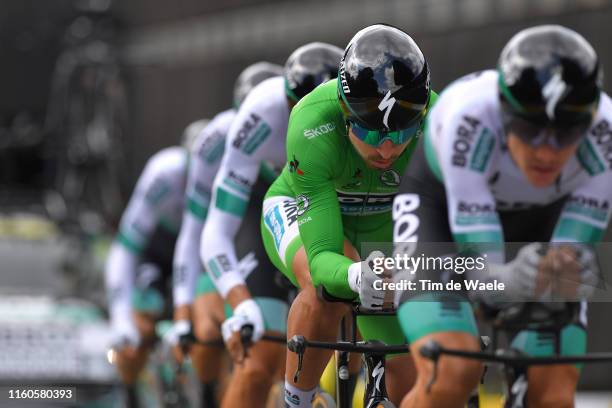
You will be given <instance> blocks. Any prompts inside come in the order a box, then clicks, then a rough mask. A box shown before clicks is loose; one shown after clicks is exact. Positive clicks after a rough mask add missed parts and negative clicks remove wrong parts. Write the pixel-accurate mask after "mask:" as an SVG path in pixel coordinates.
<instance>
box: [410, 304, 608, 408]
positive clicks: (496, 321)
mask: <svg viewBox="0 0 612 408" xmlns="http://www.w3.org/2000/svg"><path fill="white" fill-rule="evenodd" d="M578 309H579V306H578V304H577V303H575V302H573V303H569V302H566V303H565V304H564V305H563V307H561V308H557V309H556V310H551V309H550V308H547V307H546V306H545V305H544V304H541V303H522V304H517V305H512V306H511V307H509V308H508V309H505V310H502V311H499V312H497V313H496V314H495V316H494V317H493V320H492V328H493V335H492V341H491V347H490V348H489V349H490V351H481V352H471V351H464V350H456V349H448V348H445V347H443V346H441V345H440V344H438V343H437V342H435V341H431V342H429V343H427V344H425V345H424V346H422V347H421V349H420V350H419V352H420V353H421V355H422V356H424V357H426V358H429V359H430V360H431V361H432V362H433V363H434V370H433V373H432V376H431V378H430V379H429V382H428V389H430V388H431V386H432V385H433V384H434V383H435V381H436V377H437V368H438V360H439V359H440V357H441V356H443V355H447V356H454V357H462V358H467V359H473V360H478V361H482V362H486V363H490V364H501V365H502V366H503V367H504V377H505V382H506V384H505V402H504V407H505V408H523V407H525V404H524V398H525V396H526V395H527V380H526V369H527V368H528V367H529V366H535V365H556V364H590V363H603V362H612V353H610V352H601V353H586V354H584V355H574V356H562V355H561V330H562V328H563V327H565V326H566V325H567V324H570V323H572V322H575V321H576V319H577V315H578ZM517 330H538V331H542V332H549V333H552V334H553V336H554V354H553V356H551V357H530V356H528V355H526V354H525V353H523V352H521V351H520V350H517V349H513V348H500V347H498V345H499V335H500V334H501V333H504V332H505V333H509V332H515V331H517Z"/></svg>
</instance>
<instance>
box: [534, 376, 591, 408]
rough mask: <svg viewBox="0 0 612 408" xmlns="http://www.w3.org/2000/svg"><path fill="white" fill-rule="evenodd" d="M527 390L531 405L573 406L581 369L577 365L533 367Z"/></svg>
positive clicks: (561, 407)
mask: <svg viewBox="0 0 612 408" xmlns="http://www.w3.org/2000/svg"><path fill="white" fill-rule="evenodd" d="M528 377H529V383H528V384H529V385H528V386H529V388H528V392H527V398H528V406H529V407H536V408H538V407H560V408H564V407H573V406H574V394H575V390H576V383H577V382H578V377H579V371H578V369H577V368H575V367H568V366H558V367H532V368H530V370H529V376H528Z"/></svg>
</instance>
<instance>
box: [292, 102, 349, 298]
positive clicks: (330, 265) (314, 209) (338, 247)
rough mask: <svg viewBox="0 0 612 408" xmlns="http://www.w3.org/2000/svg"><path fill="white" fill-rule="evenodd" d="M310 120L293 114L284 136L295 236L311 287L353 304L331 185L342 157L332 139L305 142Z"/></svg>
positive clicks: (335, 199) (327, 137)
mask: <svg viewBox="0 0 612 408" xmlns="http://www.w3.org/2000/svg"><path fill="white" fill-rule="evenodd" d="M310 119H311V118H309V117H308V115H307V114H305V112H304V110H299V111H297V112H296V111H295V110H294V111H293V112H292V114H291V118H290V120H289V130H288V132H287V160H288V161H289V170H290V173H289V174H290V179H291V184H292V186H293V190H294V193H295V196H296V201H297V205H298V226H299V230H300V236H301V239H302V242H303V244H304V249H305V250H306V254H307V256H308V264H309V267H310V275H311V277H312V281H313V284H314V285H315V286H318V285H323V287H324V288H325V289H326V290H327V291H328V292H329V293H330V294H331V295H333V296H336V297H339V298H344V299H352V298H354V297H355V295H356V294H355V293H354V292H353V291H352V290H351V288H350V287H349V285H348V278H347V276H348V268H349V266H350V265H351V264H352V263H353V261H352V260H351V259H349V258H347V257H345V256H344V255H343V247H344V234H343V228H342V215H341V213H340V204H339V202H338V196H337V194H336V189H335V187H334V183H333V180H334V176H335V170H334V169H335V168H337V166H342V163H343V162H344V159H343V156H344V154H345V153H344V151H343V149H341V148H339V146H338V143H335V142H334V140H333V138H334V137H335V134H331V133H330V134H327V135H324V136H318V137H317V138H312V139H308V138H306V137H305V136H304V132H305V130H307V129H308V128H314V127H315V126H311V124H312V123H319V122H320V120H316V119H317V118H314V119H315V121H313V120H310ZM342 129H344V127H342Z"/></svg>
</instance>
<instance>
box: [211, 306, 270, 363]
mask: <svg viewBox="0 0 612 408" xmlns="http://www.w3.org/2000/svg"><path fill="white" fill-rule="evenodd" d="M247 325H251V326H252V327H253V335H252V337H251V342H252V343H255V342H257V341H259V340H260V339H261V337H262V336H263V333H264V320H263V315H262V314H261V310H260V309H259V306H258V305H257V303H256V302H255V301H254V300H253V299H247V300H244V301H242V302H241V303H240V304H239V305H238V306H236V309H234V313H233V315H232V317H230V318H229V319H227V320H225V322H223V324H222V325H221V332H222V333H223V340H224V341H225V343H226V346H227V349H228V351H229V352H230V354H231V355H232V357H233V358H234V360H236V361H238V362H240V361H241V360H242V357H243V356H244V350H243V349H242V341H241V338H240V330H241V329H242V328H243V327H244V326H247Z"/></svg>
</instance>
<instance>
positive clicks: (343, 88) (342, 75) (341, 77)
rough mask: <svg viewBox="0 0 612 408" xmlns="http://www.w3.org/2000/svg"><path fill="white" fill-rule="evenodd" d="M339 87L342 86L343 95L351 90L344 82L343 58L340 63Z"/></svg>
mask: <svg viewBox="0 0 612 408" xmlns="http://www.w3.org/2000/svg"><path fill="white" fill-rule="evenodd" d="M339 71H340V86H342V92H344V93H345V94H350V93H351V89H350V88H349V86H348V82H347V81H346V73H345V71H344V57H342V60H341V61H340V70H339Z"/></svg>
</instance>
